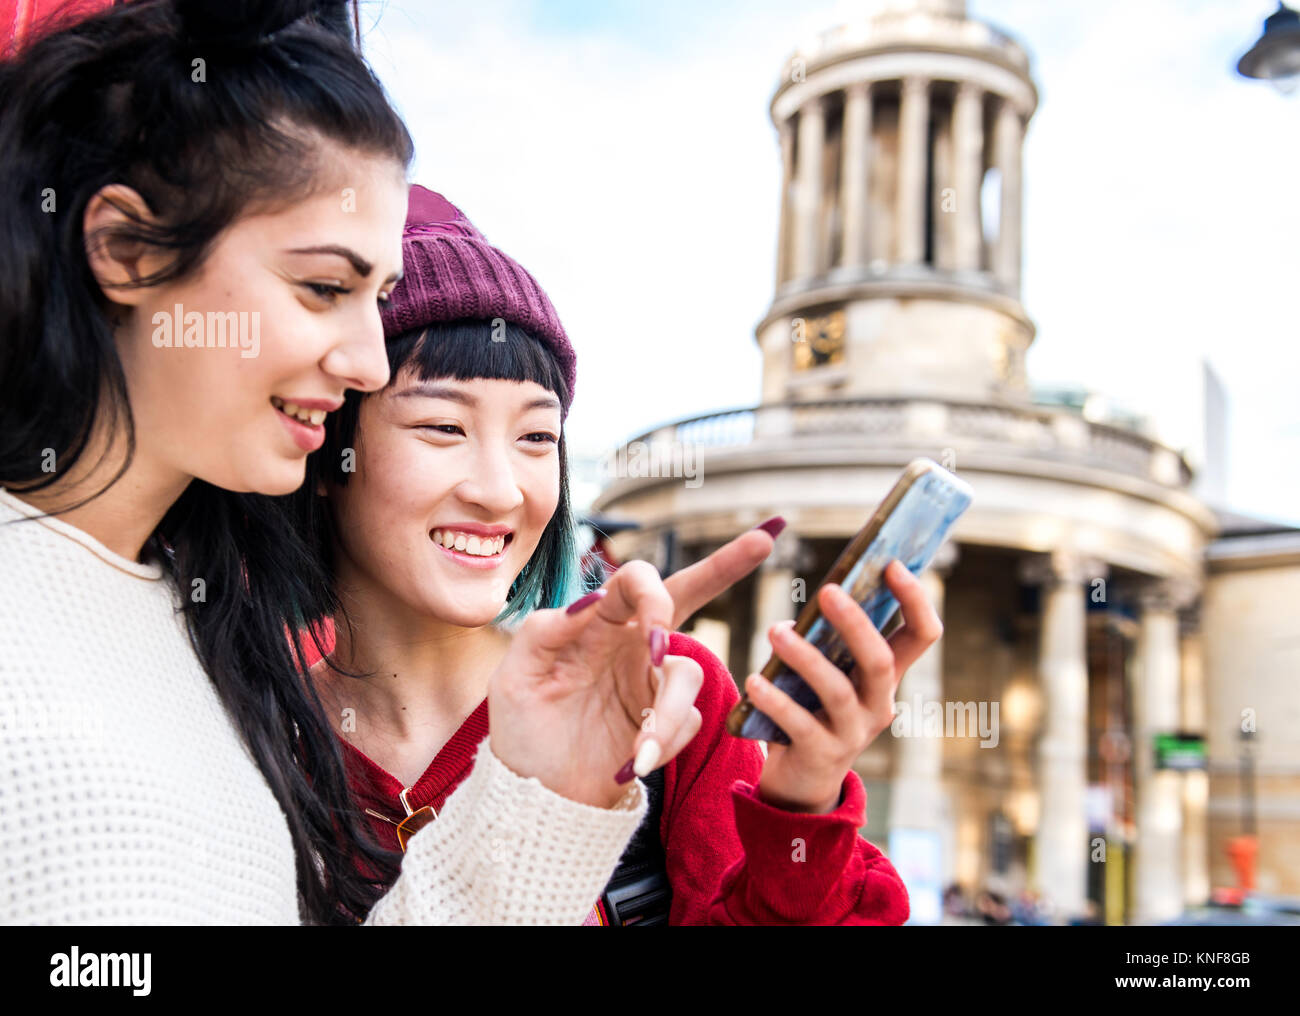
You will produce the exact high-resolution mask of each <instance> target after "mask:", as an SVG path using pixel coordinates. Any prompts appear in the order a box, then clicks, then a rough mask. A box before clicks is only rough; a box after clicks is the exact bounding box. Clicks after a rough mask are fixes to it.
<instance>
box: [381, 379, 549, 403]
mask: <svg viewBox="0 0 1300 1016" xmlns="http://www.w3.org/2000/svg"><path fill="white" fill-rule="evenodd" d="M395 396H396V398H399V399H404V398H424V399H447V400H448V401H449V402H459V403H460V404H461V405H463V406H469V407H470V408H473V407H475V406H477V405H478V398H477V397H476V396H474V395H471V394H470V393H469V392H466V391H462V390H461V389H459V388H453V387H451V386H450V385H440V384H437V383H436V382H433V381H421V382H420V383H418V384H414V385H411V387H409V388H403V389H402V390H401V391H400V392H396V393H395ZM520 408H521V409H523V410H527V409H560V408H561V406H560V400H559V399H557V398H556V397H555V396H554V395H545V396H539V397H538V398H535V399H531V400H529V402H527V403H526V404H525V405H523V406H522V407H520Z"/></svg>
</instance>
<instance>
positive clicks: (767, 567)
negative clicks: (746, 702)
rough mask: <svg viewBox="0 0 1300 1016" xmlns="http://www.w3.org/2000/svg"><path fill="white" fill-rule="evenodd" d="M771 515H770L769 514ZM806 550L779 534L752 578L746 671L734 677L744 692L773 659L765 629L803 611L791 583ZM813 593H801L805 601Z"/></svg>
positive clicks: (804, 564)
mask: <svg viewBox="0 0 1300 1016" xmlns="http://www.w3.org/2000/svg"><path fill="white" fill-rule="evenodd" d="M769 514H772V513H769ZM809 556H810V554H809V550H808V548H806V547H805V546H804V544H803V542H802V541H801V540H799V539H798V537H796V536H795V534H793V533H792V532H790V530H789V529H786V530H785V531H784V532H782V533H781V539H779V540H777V541H776V547H775V548H774V549H773V551H772V553H771V555H770V556H769V557H768V558H767V559H766V560H765V561H764V562H763V563H762V564H761V565H759V569H758V574H757V575H756V576H755V578H754V628H753V637H752V639H751V640H750V645H749V670H748V672H747V673H745V674H740V675H736V676H737V677H738V679H739V681H740V686H741V688H742V690H743V688H744V684H745V678H746V677H748V676H749V674H752V673H754V672H755V671H757V670H761V669H763V665H764V664H765V663H767V661H768V658H769V657H770V656H771V655H772V643H771V641H770V640H769V639H768V637H767V630H768V628H770V627H772V625H774V624H776V623H777V622H778V621H789V620H791V619H792V618H794V617H796V616H797V615H798V613H799V611H800V610H802V609H803V601H799V600H796V599H795V586H794V580H795V579H796V578H798V573H799V571H800V569H802V568H805V567H807V566H808V563H809V561H808V558H809ZM814 592H816V589H815V588H809V589H806V590H805V591H804V597H805V600H806V598H807V597H809V596H812V595H813V593H814Z"/></svg>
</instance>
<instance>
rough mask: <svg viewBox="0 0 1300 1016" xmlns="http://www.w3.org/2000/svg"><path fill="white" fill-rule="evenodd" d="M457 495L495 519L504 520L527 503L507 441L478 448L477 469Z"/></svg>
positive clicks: (461, 486)
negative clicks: (516, 476) (479, 507)
mask: <svg viewBox="0 0 1300 1016" xmlns="http://www.w3.org/2000/svg"><path fill="white" fill-rule="evenodd" d="M489 445H490V447H489ZM456 494H457V496H458V497H459V498H460V499H461V500H462V501H464V502H466V503H467V504H476V505H480V506H481V507H482V508H483V510H484V511H485V512H486V514H488V515H489V516H491V517H493V518H502V517H504V516H505V515H507V514H509V513H510V512H512V511H515V510H516V509H517V508H518V507H519V506H520V505H522V504H523V503H524V494H523V491H522V490H521V489H520V487H519V481H518V480H517V479H516V478H515V471H514V467H513V465H512V463H511V458H510V449H509V448H508V447H507V441H506V439H505V438H501V439H500V440H495V441H491V442H486V443H481V444H479V445H478V447H477V448H476V449H475V454H474V468H473V469H472V470H471V472H470V474H469V475H468V476H467V477H466V478H465V479H464V480H462V481H461V482H460V483H459V484H458V485H457V487H456Z"/></svg>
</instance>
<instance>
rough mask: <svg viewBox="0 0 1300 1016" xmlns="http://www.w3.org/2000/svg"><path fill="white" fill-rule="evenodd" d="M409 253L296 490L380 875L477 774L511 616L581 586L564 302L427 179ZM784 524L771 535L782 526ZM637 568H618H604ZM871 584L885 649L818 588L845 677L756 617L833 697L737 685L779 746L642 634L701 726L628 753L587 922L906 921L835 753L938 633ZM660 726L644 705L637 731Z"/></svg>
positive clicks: (925, 610)
mask: <svg viewBox="0 0 1300 1016" xmlns="http://www.w3.org/2000/svg"><path fill="white" fill-rule="evenodd" d="M403 247H404V255H403V262H404V264H403V267H404V272H405V274H404V276H403V278H402V281H400V282H399V283H398V284H397V286H396V287H394V290H393V297H392V299H391V300H390V302H389V303H388V304H387V305H386V306H385V308H384V311H383V317H384V324H385V329H386V332H387V334H388V336H389V342H388V346H387V349H388V358H389V368H390V375H391V378H392V380H391V381H390V382H389V383H388V384H387V385H386V386H385V387H384V388H383V389H381V390H380V391H377V392H371V393H367V394H361V393H358V392H351V393H349V395H348V396H347V399H346V401H345V404H344V407H343V409H342V410H341V411H340V412H339V413H338V414H336V416H335V417H333V418H332V419H331V422H330V424H329V425H328V426H327V428H326V432H327V436H326V440H325V444H324V446H323V447H322V449H321V451H320V452H318V453H316V454H313V455H312V456H310V458H309V461H308V468H307V482H306V483H305V484H304V485H303V487H302V489H301V490H300V491H299V492H298V494H297V495H296V498H295V499H296V501H297V502H298V505H299V515H300V518H301V525H300V528H301V529H303V531H304V532H306V533H308V534H310V535H311V538H312V540H313V542H314V543H315V545H316V547H317V550H318V553H319V555H320V557H321V561H322V563H323V565H324V566H325V567H326V568H327V569H328V571H329V574H330V577H331V580H332V582H333V584H334V587H335V592H336V593H337V597H338V601H339V609H338V610H337V611H336V613H335V615H334V617H333V618H332V619H331V620H332V622H333V624H332V627H333V631H334V632H335V644H334V647H333V650H332V652H330V653H329V654H328V655H327V656H326V657H325V658H324V659H322V660H320V661H319V662H317V663H316V664H315V665H314V666H313V667H312V670H311V674H312V677H313V679H314V680H315V682H316V686H317V688H318V690H319V692H320V694H321V698H322V701H323V702H324V704H325V707H326V708H325V712H326V715H327V716H328V717H329V718H330V720H331V722H332V723H333V725H334V727H335V730H336V732H337V734H338V736H339V738H340V741H341V743H342V744H343V746H344V748H345V757H346V762H347V767H348V773H349V778H350V780H351V781H352V785H353V788H354V790H355V792H356V795H357V798H358V800H359V801H360V802H361V803H362V804H364V805H365V806H366V811H367V812H368V814H369V815H370V816H371V819H372V822H371V827H372V831H373V832H374V834H375V835H376V837H377V838H378V842H379V843H380V844H382V845H385V846H387V847H388V848H389V849H390V850H392V851H393V854H392V856H391V857H390V858H389V859H388V860H387V861H386V862H384V863H382V864H379V865H375V864H374V863H373V858H364V859H363V858H358V863H359V866H360V867H362V868H363V870H365V871H366V872H367V873H368V874H369V875H371V876H372V877H374V878H375V879H376V882H377V883H378V884H379V885H380V886H383V885H387V884H389V883H390V882H391V881H392V880H393V879H395V878H396V877H397V873H398V862H400V861H401V859H402V855H401V853H400V852H399V851H400V850H401V849H402V848H404V846H405V827H409V825H410V824H411V823H412V822H415V823H423V822H427V821H432V822H433V823H434V824H435V825H436V823H437V822H438V821H441V819H440V818H438V817H437V816H438V814H439V813H440V812H441V811H442V809H443V808H444V806H445V805H444V802H445V801H446V799H447V798H448V796H449V795H451V794H452V793H453V792H454V791H455V790H456V788H457V787H458V786H459V785H460V783H461V781H463V780H466V779H472V778H473V774H474V773H475V772H476V770H477V765H476V757H475V749H476V747H477V745H478V743H479V741H480V740H481V739H482V737H483V734H484V733H485V732H486V730H487V729H488V725H489V722H490V720H491V718H492V716H493V710H494V709H495V708H496V704H495V701H494V700H493V699H492V697H491V696H490V695H489V694H488V685H489V679H490V675H491V674H492V672H493V670H494V669H495V668H496V667H497V666H498V662H499V661H500V659H501V658H502V657H503V656H504V655H505V654H506V653H508V652H509V651H510V647H511V644H512V638H513V635H512V631H511V629H512V628H513V626H514V625H515V624H517V622H518V620H519V619H520V618H524V617H527V616H528V615H529V614H530V612H532V611H533V610H535V609H537V608H548V607H555V606H558V605H560V604H564V603H569V602H570V601H571V600H573V599H574V597H576V596H580V595H581V594H582V593H583V590H582V588H581V585H580V584H579V583H580V574H579V568H578V561H579V557H578V552H577V547H576V545H575V537H574V532H575V529H574V519H573V514H572V510H571V507H570V501H569V486H568V465H567V453H566V443H565V436H564V426H563V421H564V418H565V416H566V415H567V413H568V410H569V407H570V405H571V404H572V400H573V394H574V379H575V376H576V365H575V357H574V351H573V348H572V346H571V345H570V343H569V340H568V337H567V335H566V334H565V331H564V329H563V327H562V326H561V325H560V321H559V318H558V316H557V315H556V312H555V308H554V307H553V306H552V305H551V302H550V301H549V300H548V299H547V297H546V294H545V293H544V292H543V291H542V289H541V287H540V286H539V285H538V284H537V282H536V280H535V279H534V278H533V277H532V276H531V275H530V274H529V273H528V272H527V271H526V270H525V269H524V268H522V267H521V266H520V265H519V264H517V263H516V262H515V261H514V260H513V259H511V258H510V257H509V256H508V255H507V254H505V253H504V252H503V251H501V250H500V249H499V248H497V247H494V246H493V245H491V244H490V243H488V242H487V240H486V238H485V237H484V236H483V235H482V234H481V233H479V232H478V230H476V229H475V228H474V226H473V225H472V224H471V223H470V221H469V220H468V219H467V218H466V217H465V216H464V214H463V213H461V211H460V210H459V209H457V208H456V207H455V206H454V205H452V204H451V203H449V202H448V201H447V200H446V199H445V198H443V197H442V196H441V195H439V194H435V193H433V192H432V191H429V190H426V189H425V188H423V187H419V186H416V187H412V188H411V197H410V202H409V211H408V215H407V223H406V232H405V240H404V244H403ZM781 525H783V523H782V521H781V520H780V519H771V520H769V521H768V522H767V523H764V524H763V527H762V528H763V529H765V530H767V531H768V532H770V533H771V534H772V535H773V536H775V535H776V534H777V533H778V532H779V531H780V527H781ZM643 569H650V566H649V565H648V564H646V563H645V562H642V561H631V562H628V563H627V564H624V565H623V566H622V567H620V568H619V569H618V571H617V572H616V575H623V574H625V573H628V572H639V571H641V570H643ZM650 570H652V569H650ZM888 581H889V584H890V586H891V588H892V589H893V590H894V591H895V593H896V595H897V596H898V599H899V602H900V604H901V605H902V608H903V612H904V617H905V619H906V622H907V624H906V626H905V627H904V628H903V629H901V630H900V631H899V632H898V633H896V634H895V635H894V636H892V637H891V641H890V642H889V643H886V642H885V641H884V639H883V638H881V636H880V634H879V633H878V632H876V631H875V629H874V627H873V626H872V624H871V622H870V620H869V619H868V618H867V616H866V614H865V613H864V612H863V611H862V609H861V607H860V606H858V605H857V604H856V603H852V602H851V601H849V602H847V603H845V602H843V601H846V600H848V597H847V595H846V594H845V593H844V592H843V591H842V590H837V589H834V588H831V589H827V590H823V592H822V594H821V595H822V603H823V606H824V607H825V609H826V612H827V617H828V619H829V620H830V621H831V622H832V623H833V624H835V626H836V627H837V628H838V629H839V630H840V631H841V632H843V633H844V635H845V638H846V641H847V642H848V644H849V645H850V647H851V648H852V649H853V651H854V656H855V659H856V660H857V663H858V677H859V686H860V687H861V689H862V690H861V693H860V695H858V694H855V693H854V692H853V689H852V686H851V685H850V682H849V679H848V678H847V677H845V675H843V674H842V673H840V672H839V671H838V670H837V669H836V668H835V667H834V666H833V665H832V664H831V663H830V662H829V661H828V660H827V659H826V658H825V657H824V656H822V654H821V653H819V652H818V651H817V650H816V649H815V648H813V647H812V646H811V645H810V644H809V643H808V642H806V641H805V640H804V639H803V638H801V637H799V636H797V635H794V634H793V633H792V632H790V630H789V626H788V625H778V626H775V627H774V628H773V629H772V632H771V635H770V637H771V640H772V644H773V646H774V647H775V648H776V650H777V651H778V652H779V653H780V654H781V655H782V657H783V658H784V659H785V660H787V662H789V663H790V665H791V666H792V667H794V668H795V669H796V670H797V671H798V672H799V673H800V674H802V675H803V676H804V677H805V679H806V680H808V682H809V683H810V685H812V686H813V687H814V688H815V689H816V690H817V691H818V693H819V695H820V696H821V698H822V701H823V702H824V703H825V704H826V716H825V719H824V720H822V719H820V718H818V717H814V716H812V715H811V714H810V713H809V712H808V711H807V710H805V709H803V708H802V707H800V706H799V705H797V704H796V703H795V702H794V701H793V700H791V699H789V698H788V697H787V696H786V695H784V693H782V692H780V691H779V690H777V689H775V688H773V687H771V686H770V685H767V684H766V683H763V684H762V685H760V684H756V683H755V682H754V681H753V680H752V679H751V681H750V685H749V691H750V693H751V695H753V696H754V698H755V702H756V704H757V705H758V706H759V707H760V708H762V709H763V710H764V711H766V712H768V713H769V714H770V715H771V716H772V717H773V718H774V719H775V720H777V722H778V723H779V724H780V725H781V726H782V727H783V728H784V729H786V730H787V731H788V732H789V733H790V734H791V737H792V742H793V743H792V744H791V745H789V746H781V745H773V746H772V748H771V751H770V757H769V758H767V759H766V761H765V760H764V757H763V755H762V754H761V753H760V750H759V747H758V745H757V744H756V743H755V742H754V741H749V740H741V739H738V738H735V737H732V736H730V735H729V734H727V732H726V730H725V726H724V719H725V716H726V714H727V712H728V711H729V710H730V709H731V707H732V706H733V705H735V703H736V702H737V701H738V699H739V694H738V692H737V689H736V685H735V682H734V681H733V679H732V677H731V675H730V674H729V673H728V672H727V669H726V667H725V666H723V664H722V663H721V661H720V660H718V659H717V657H716V656H714V655H713V654H712V653H711V652H709V650H708V649H706V648H705V647H704V646H703V645H701V644H700V643H699V642H697V641H695V640H694V639H692V638H690V637H689V636H687V635H683V634H680V633H673V634H672V635H671V636H670V637H668V638H663V639H661V640H660V641H659V642H658V643H657V644H656V646H655V652H654V661H653V662H654V663H656V664H657V665H660V666H662V667H664V668H665V669H666V670H689V671H692V672H695V673H698V675H699V681H700V691H699V694H698V696H697V697H696V699H695V704H694V714H693V725H697V724H698V725H699V726H700V730H699V733H698V735H697V736H696V737H695V738H693V739H692V740H691V742H690V743H689V744H688V745H686V746H685V747H684V748H683V749H682V751H681V752H680V753H678V754H677V755H676V756H675V757H673V758H672V759H671V761H669V760H668V759H667V758H664V759H662V760H661V759H658V758H656V757H654V750H655V749H654V746H653V745H654V742H649V743H650V744H651V747H650V748H648V749H646V756H645V757H643V758H639V759H638V761H639V762H640V763H641V767H640V769H639V770H638V771H639V772H640V773H642V774H644V773H645V772H646V771H648V770H655V773H654V779H653V781H652V780H647V783H648V784H649V785H650V786H651V788H652V799H653V802H654V803H653V805H652V808H651V814H652V820H651V828H648V829H643V830H641V831H640V833H639V834H638V837H637V838H636V839H635V840H634V847H633V849H632V850H631V851H630V852H629V854H630V856H628V857H625V858H624V859H623V862H622V864H621V865H620V868H619V869H618V871H616V873H615V876H614V878H613V879H612V880H611V882H610V884H609V885H607V886H606V890H605V892H604V893H602V894H601V896H600V898H599V900H597V897H595V896H593V898H592V899H593V903H594V904H595V905H594V906H593V908H592V910H591V912H590V914H589V915H588V920H587V921H586V922H585V923H588V924H600V925H608V924H615V923H618V924H627V923H633V922H635V923H671V924H710V923H712V924H764V923H783V924H790V923H793V924H901V923H902V922H903V921H905V920H906V919H907V915H908V901H907V891H906V889H905V888H904V886H903V883H902V880H901V879H900V878H899V876H898V874H897V872H896V871H895V870H894V868H893V866H892V865H891V864H890V863H889V861H888V859H887V858H885V857H884V855H882V854H881V852H880V851H879V850H878V849H876V847H874V846H873V845H872V844H871V843H869V842H868V841H867V840H865V839H864V838H862V837H861V836H860V835H859V834H858V829H859V828H860V827H861V826H862V825H863V824H864V822H865V820H866V814H865V813H866V794H865V791H864V789H863V786H862V781H861V780H860V779H859V778H858V776H857V774H856V773H854V772H853V770H852V769H851V765H852V763H853V761H854V759H856V758H857V756H858V755H859V754H860V753H861V752H862V751H863V750H865V749H866V747H867V746H868V745H869V744H870V743H871V741H872V740H874V739H875V737H876V735H877V734H879V733H880V731H881V730H883V729H884V728H885V727H886V726H888V724H889V722H890V719H891V717H892V713H893V709H892V703H893V692H894V688H895V687H896V686H897V683H898V681H899V680H900V679H901V677H902V675H903V672H904V671H906V669H907V668H908V666H910V665H911V663H912V662H913V661H914V660H915V659H916V658H917V657H918V656H920V654H921V653H922V652H923V651H924V650H925V649H926V648H928V647H929V646H930V644H931V643H933V642H934V641H935V640H936V639H937V638H938V637H939V633H940V630H941V629H940V626H939V621H938V617H937V615H936V614H935V612H934V609H933V607H932V606H931V605H930V604H929V602H928V601H927V599H926V597H925V594H924V592H923V590H922V588H921V586H920V583H919V582H918V581H917V580H916V579H915V578H914V577H913V576H912V575H911V574H910V573H909V572H908V571H907V569H906V568H903V567H901V566H898V565H895V567H894V570H893V573H892V575H891V576H890V577H889V579H888ZM837 593H838V595H836V594H837ZM591 595H597V594H591ZM579 602H581V601H579ZM606 607H607V604H604V603H600V604H598V605H597V606H596V607H595V609H596V610H597V612H600V611H601V610H603V609H605V608H606ZM657 721H658V717H657V716H656V715H655V714H654V713H653V711H651V710H646V716H645V722H646V723H647V724H648V725H649V727H650V728H651V729H652V730H653V728H654V727H655V726H656V725H657ZM479 754H480V755H481V751H480V752H479ZM631 771H632V770H631V767H629V768H628V770H627V772H626V775H628V776H629V777H630V775H631Z"/></svg>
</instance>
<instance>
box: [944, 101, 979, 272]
mask: <svg viewBox="0 0 1300 1016" xmlns="http://www.w3.org/2000/svg"><path fill="white" fill-rule="evenodd" d="M952 134H953V149H954V156H953V161H954V163H955V166H954V170H953V189H954V190H955V191H956V192H957V193H956V202H957V208H956V211H955V212H954V216H955V221H954V223H953V225H954V227H955V229H954V232H955V239H954V243H953V246H954V248H955V252H956V257H955V260H956V267H957V269H958V270H962V271H978V270H979V269H980V267H981V262H982V260H983V258H982V257H981V253H982V251H983V247H984V235H983V228H982V223H981V217H980V185H981V184H982V183H983V178H984V92H983V90H982V89H981V88H980V87H979V86H978V85H976V84H973V83H972V82H969V81H963V82H962V83H961V84H960V85H959V86H958V88H957V99H956V101H955V103H954V104H953V110H952Z"/></svg>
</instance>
